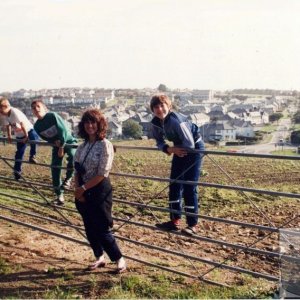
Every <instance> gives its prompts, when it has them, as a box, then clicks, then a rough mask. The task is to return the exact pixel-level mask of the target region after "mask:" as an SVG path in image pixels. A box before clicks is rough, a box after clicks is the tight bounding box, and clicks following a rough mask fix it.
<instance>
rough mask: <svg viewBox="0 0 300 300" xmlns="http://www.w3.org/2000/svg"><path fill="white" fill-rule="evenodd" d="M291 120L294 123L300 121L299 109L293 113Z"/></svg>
mask: <svg viewBox="0 0 300 300" xmlns="http://www.w3.org/2000/svg"><path fill="white" fill-rule="evenodd" d="M293 122H294V123H296V124H299V123H300V111H297V112H296V113H295V114H294V115H293Z"/></svg>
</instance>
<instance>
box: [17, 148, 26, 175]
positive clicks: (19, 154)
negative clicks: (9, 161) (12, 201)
mask: <svg viewBox="0 0 300 300" xmlns="http://www.w3.org/2000/svg"><path fill="white" fill-rule="evenodd" d="M25 149H26V144H24V143H21V142H17V151H16V154H15V164H14V171H15V172H14V174H15V178H16V179H20V174H21V168H22V159H23V157H24V153H25Z"/></svg>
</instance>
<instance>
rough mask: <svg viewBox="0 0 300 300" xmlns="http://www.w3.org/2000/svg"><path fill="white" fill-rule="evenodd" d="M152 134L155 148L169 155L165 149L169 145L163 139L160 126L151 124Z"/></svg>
mask: <svg viewBox="0 0 300 300" xmlns="http://www.w3.org/2000/svg"><path fill="white" fill-rule="evenodd" d="M152 135H153V137H154V139H155V141H156V146H157V148H158V149H159V150H161V151H163V152H165V153H166V154H168V155H171V153H169V152H168V151H167V149H168V148H169V145H168V144H167V143H166V141H165V139H164V135H163V132H162V130H161V128H159V127H158V126H156V125H154V124H152Z"/></svg>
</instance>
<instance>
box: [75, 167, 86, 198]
mask: <svg viewBox="0 0 300 300" xmlns="http://www.w3.org/2000/svg"><path fill="white" fill-rule="evenodd" d="M74 181H75V191H74V196H75V199H77V200H78V201H80V202H84V201H85V199H84V196H83V193H82V194H81V195H80V196H78V194H80V193H78V192H76V191H77V189H79V188H80V185H79V178H78V174H77V173H75V176H74Z"/></svg>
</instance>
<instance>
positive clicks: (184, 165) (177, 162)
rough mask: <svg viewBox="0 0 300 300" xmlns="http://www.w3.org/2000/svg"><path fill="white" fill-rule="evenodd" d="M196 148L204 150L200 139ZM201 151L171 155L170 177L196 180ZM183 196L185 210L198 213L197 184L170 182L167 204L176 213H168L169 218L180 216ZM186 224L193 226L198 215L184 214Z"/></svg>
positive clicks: (201, 155) (200, 163) (178, 217)
mask: <svg viewBox="0 0 300 300" xmlns="http://www.w3.org/2000/svg"><path fill="white" fill-rule="evenodd" d="M195 148H196V149H199V150H204V143H203V142H202V141H200V142H198V143H197V144H196V145H195ZM202 157H203V154H202V153H189V154H188V155H187V156H184V157H178V156H177V155H174V156H173V159H172V166H171V175H170V178H171V179H177V180H185V181H198V179H199V176H200V170H201V165H202ZM182 196H183V198H184V204H185V206H184V207H185V211H186V212H189V213H194V214H198V186H197V185H188V184H181V183H171V185H170V189H169V206H170V209H172V210H177V211H178V213H172V212H171V213H170V218H171V220H173V219H180V218H181V210H182V201H181V198H182ZM186 221H187V224H188V226H194V225H196V224H197V223H198V217H196V216H186Z"/></svg>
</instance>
